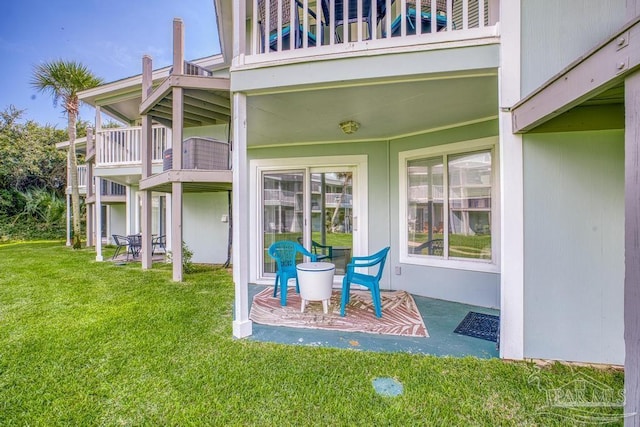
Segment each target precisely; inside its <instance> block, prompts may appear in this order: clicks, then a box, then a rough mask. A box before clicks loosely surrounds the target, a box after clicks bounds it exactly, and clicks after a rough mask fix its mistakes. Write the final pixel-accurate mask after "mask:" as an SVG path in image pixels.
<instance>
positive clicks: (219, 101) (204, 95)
mask: <svg viewBox="0 0 640 427" xmlns="http://www.w3.org/2000/svg"><path fill="white" fill-rule="evenodd" d="M187 92H188V93H189V97H190V98H194V99H198V100H200V101H204V102H207V103H209V104H213V105H219V106H221V107H224V108H227V109H229V111H231V99H230V98H227V97H226V96H222V95H219V94H216V93H213V92H205V91H197V92H196V91H193V90H188V91H187ZM218 93H220V92H218ZM223 93H224V92H223Z"/></svg>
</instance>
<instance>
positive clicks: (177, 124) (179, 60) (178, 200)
mask: <svg viewBox="0 0 640 427" xmlns="http://www.w3.org/2000/svg"><path fill="white" fill-rule="evenodd" d="M171 73H172V74H175V75H182V74H184V25H183V23H182V20H181V19H177V18H176V19H174V20H173V71H172V72H171ZM172 92H173V93H172V94H173V102H172V128H171V141H172V142H171V143H172V155H173V161H172V168H173V169H174V170H180V169H182V126H183V125H184V123H183V121H184V120H183V119H184V110H183V109H184V105H183V94H184V90H183V89H182V88H180V87H174V88H173V89H172ZM171 194H172V195H173V200H172V205H171V235H172V240H171V256H172V262H173V266H172V267H173V280H174V281H176V282H182V182H173V183H172V184H171Z"/></svg>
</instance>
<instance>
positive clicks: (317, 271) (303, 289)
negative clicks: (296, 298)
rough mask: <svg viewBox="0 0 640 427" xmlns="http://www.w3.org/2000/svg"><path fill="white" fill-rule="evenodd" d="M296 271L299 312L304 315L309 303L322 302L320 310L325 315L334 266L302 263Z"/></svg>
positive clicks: (330, 264)
mask: <svg viewBox="0 0 640 427" xmlns="http://www.w3.org/2000/svg"><path fill="white" fill-rule="evenodd" d="M296 269H297V270H298V284H299V285H300V298H301V299H302V304H301V306H300V311H301V312H302V313H304V309H305V307H306V306H307V304H308V303H309V301H322V309H323V311H324V313H325V314H327V312H328V311H329V300H330V299H331V290H332V289H333V274H334V272H335V270H336V266H335V265H334V264H332V263H330V262H303V263H302V264H298V265H297V266H296Z"/></svg>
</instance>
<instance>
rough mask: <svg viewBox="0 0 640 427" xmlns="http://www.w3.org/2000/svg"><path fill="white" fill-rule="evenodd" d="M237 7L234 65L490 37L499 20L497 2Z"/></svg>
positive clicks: (292, 0) (286, 0)
mask: <svg viewBox="0 0 640 427" xmlns="http://www.w3.org/2000/svg"><path fill="white" fill-rule="evenodd" d="M239 7H246V17H247V19H246V20H243V21H242V22H240V23H238V25H239V26H240V28H239V32H240V33H241V34H245V37H241V40H240V46H239V49H240V50H241V51H240V52H237V53H238V55H235V54H234V56H236V57H237V56H241V57H242V59H241V60H240V61H241V62H242V63H241V64H240V63H238V61H236V64H235V65H236V66H238V65H240V66H242V65H251V64H265V63H272V62H274V61H282V60H287V59H289V60H293V61H295V60H296V59H299V60H304V61H308V60H309V59H310V58H314V59H320V58H322V57H336V56H340V54H344V53H348V54H349V55H354V54H355V55H357V54H361V55H367V54H371V52H372V51H377V50H387V49H401V48H406V47H410V48H414V49H415V47H416V46H418V45H423V46H428V45H434V44H439V43H445V42H461V41H468V40H474V39H482V38H488V37H495V36H496V35H497V26H496V24H497V22H498V20H499V19H498V18H499V17H498V13H499V1H498V0H376V1H373V0H362V1H357V0H349V1H343V0H318V1H315V0H267V1H265V0H247V3H246V5H241V6H239ZM433 11H435V13H434V12H433ZM267 17H269V19H267ZM417 17H420V18H419V19H416V18H417ZM252 23H256V25H252Z"/></svg>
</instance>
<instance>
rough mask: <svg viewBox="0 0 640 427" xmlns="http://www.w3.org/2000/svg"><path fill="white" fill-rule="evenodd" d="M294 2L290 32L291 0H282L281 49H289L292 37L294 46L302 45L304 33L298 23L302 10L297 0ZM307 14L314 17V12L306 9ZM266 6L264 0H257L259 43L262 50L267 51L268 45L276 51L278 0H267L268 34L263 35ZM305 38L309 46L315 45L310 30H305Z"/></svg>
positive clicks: (313, 35) (299, 46) (314, 38)
mask: <svg viewBox="0 0 640 427" xmlns="http://www.w3.org/2000/svg"><path fill="white" fill-rule="evenodd" d="M294 1H295V3H296V7H295V10H296V14H295V16H294V25H293V28H294V31H293V34H291V0H282V11H281V15H282V50H288V49H291V46H292V42H291V40H292V39H291V37H293V46H295V48H301V47H302V46H303V38H302V35H303V33H304V28H303V25H302V24H300V18H299V16H298V15H299V14H300V11H301V10H303V9H302V8H303V5H302V3H301V2H300V1H299V0H294ZM307 12H308V13H309V15H310V16H311V17H312V18H313V19H314V20H317V19H316V14H315V13H314V12H313V11H312V10H311V9H307ZM265 15H266V7H265V0H258V25H259V26H260V27H259V28H260V43H261V45H262V46H261V48H262V50H261V51H262V52H263V53H264V52H266V51H267V46H269V50H270V51H278V0H269V36H268V40H267V36H266V35H265V23H266V16H265ZM306 36H307V40H308V45H309V46H315V45H316V39H317V37H316V35H315V34H314V33H312V32H311V31H307V35H306Z"/></svg>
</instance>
